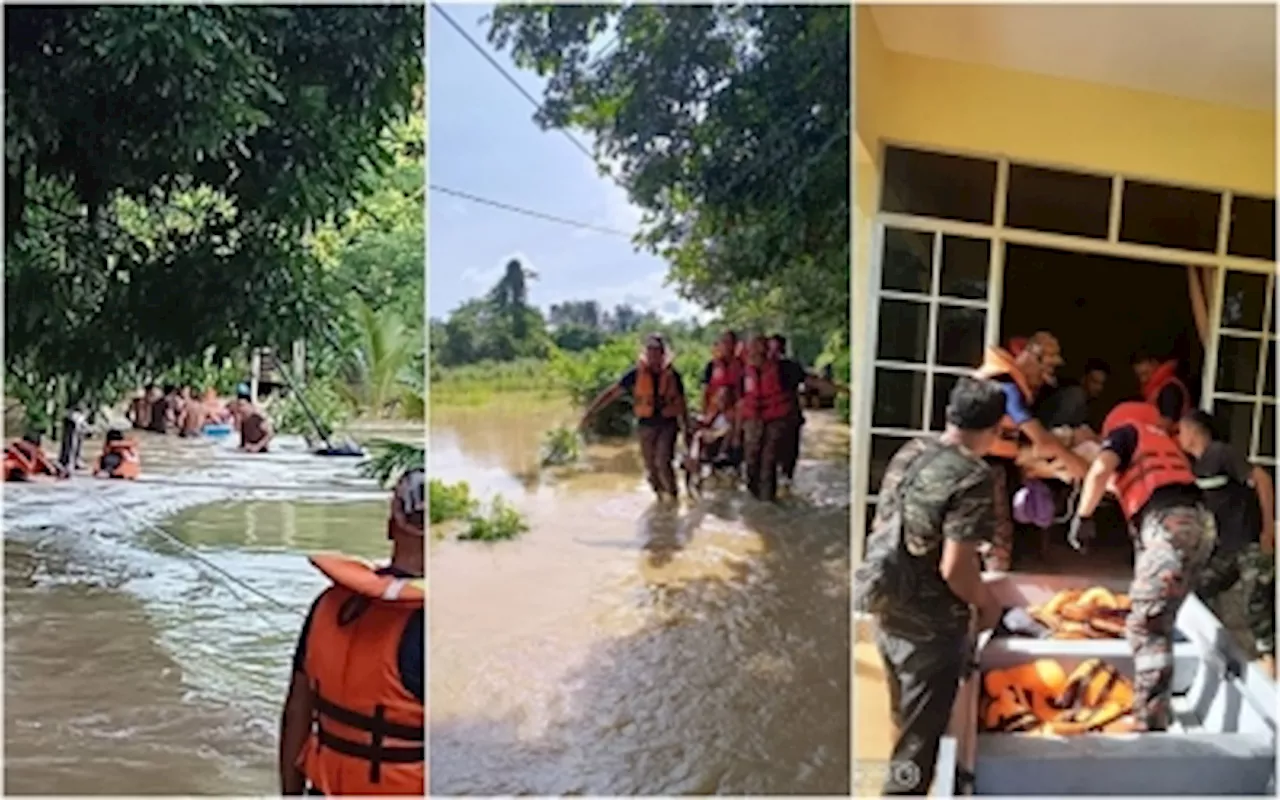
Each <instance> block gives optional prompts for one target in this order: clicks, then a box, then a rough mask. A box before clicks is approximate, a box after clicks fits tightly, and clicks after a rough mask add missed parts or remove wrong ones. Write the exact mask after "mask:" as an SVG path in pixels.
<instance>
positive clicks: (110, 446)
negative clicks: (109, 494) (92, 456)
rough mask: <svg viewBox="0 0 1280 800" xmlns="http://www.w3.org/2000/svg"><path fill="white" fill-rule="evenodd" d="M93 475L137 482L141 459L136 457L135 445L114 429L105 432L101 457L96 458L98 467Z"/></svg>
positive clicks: (136, 448) (136, 446)
mask: <svg viewBox="0 0 1280 800" xmlns="http://www.w3.org/2000/svg"><path fill="white" fill-rule="evenodd" d="M93 474H94V477H97V478H120V479H123V480H137V478H138V476H139V475H141V474H142V458H141V456H139V455H138V445H137V443H136V442H134V441H132V440H130V439H126V438H124V433H122V432H121V431H119V430H117V429H115V428H112V429H111V430H109V431H107V439H106V441H105V442H104V443H103V446H102V455H100V456H98V466H97V469H95V470H94V471H93Z"/></svg>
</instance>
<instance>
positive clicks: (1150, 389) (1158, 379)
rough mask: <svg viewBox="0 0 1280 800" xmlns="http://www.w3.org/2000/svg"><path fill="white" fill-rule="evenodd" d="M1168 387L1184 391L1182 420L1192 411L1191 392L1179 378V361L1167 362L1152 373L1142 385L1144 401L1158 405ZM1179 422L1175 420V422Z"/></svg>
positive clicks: (1180, 413) (1180, 414) (1179, 417)
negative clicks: (1175, 387) (1162, 393)
mask: <svg viewBox="0 0 1280 800" xmlns="http://www.w3.org/2000/svg"><path fill="white" fill-rule="evenodd" d="M1167 386H1177V387H1178V388H1179V389H1181V390H1182V410H1181V411H1180V412H1179V414H1178V419H1181V418H1182V417H1185V416H1186V415H1187V413H1188V412H1190V411H1191V392H1189V391H1187V385H1186V384H1185V383H1183V382H1182V381H1181V380H1180V379H1179V378H1178V362H1177V361H1166V362H1164V363H1163V364H1161V365H1160V366H1159V367H1157V368H1156V371H1155V372H1153V373H1151V377H1150V378H1148V379H1147V382H1146V383H1145V384H1143V385H1142V399H1144V400H1146V401H1147V402H1148V403H1150V404H1151V405H1153V406H1154V405H1156V401H1158V400H1159V399H1160V393H1161V392H1163V391H1164V390H1165V387H1167ZM1177 421H1178V420H1174V422H1177Z"/></svg>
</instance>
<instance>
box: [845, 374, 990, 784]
mask: <svg viewBox="0 0 1280 800" xmlns="http://www.w3.org/2000/svg"><path fill="white" fill-rule="evenodd" d="M1003 413H1004V397H1003V394H1002V393H1001V392H1000V390H999V388H998V387H997V386H995V385H994V384H993V383H991V382H989V381H982V380H974V379H969V378H965V379H962V380H961V381H960V382H959V383H958V384H957V385H956V388H955V389H954V390H953V391H952V393H951V398H950V403H949V405H948V407H947V429H946V431H945V432H944V433H943V434H942V436H941V437H940V438H939V439H933V438H931V437H922V438H919V439H916V440H913V441H911V442H908V443H907V444H905V445H903V447H902V448H901V449H900V450H899V451H898V452H897V453H896V454H895V455H894V457H893V459H892V460H891V461H890V463H889V466H888V469H887V471H886V472H885V476H884V480H883V482H882V483H881V486H880V492H879V497H880V502H879V505H878V508H877V524H876V525H874V526H873V531H874V532H873V534H872V536H871V537H870V538H869V539H868V541H867V559H866V561H865V562H864V566H867V567H875V568H877V569H902V570H907V571H909V572H910V575H909V580H910V586H911V591H910V596H909V597H905V598H902V599H900V600H899V601H896V602H892V603H890V604H888V605H887V607H886V608H885V610H884V611H882V612H881V613H879V614H878V615H877V622H878V633H877V640H876V644H877V646H878V648H879V651H880V655H881V657H882V658H883V660H884V663H885V673H886V675H887V676H888V682H889V694H890V703H891V708H892V712H893V723H894V728H895V729H896V741H895V743H894V747H893V765H894V766H893V768H892V769H890V771H889V773H890V774H889V777H888V779H887V781H886V783H885V786H884V793H885V794H886V795H924V794H927V793H928V790H929V787H930V785H931V784H932V781H933V773H934V762H935V760H936V759H937V754H938V743H939V741H940V740H941V738H942V736H943V734H944V733H945V732H946V729H947V725H948V723H949V721H950V717H951V707H952V705H953V704H954V702H955V697H956V691H957V689H958V687H959V682H960V679H961V677H962V676H963V673H964V671H965V669H966V666H967V663H968V659H969V652H970V648H971V643H970V641H969V627H970V626H969V621H970V617H971V608H972V607H977V608H978V609H979V612H980V618H981V620H982V621H983V624H985V625H986V626H987V627H990V625H991V624H992V620H993V619H994V618H997V617H998V616H999V612H998V609H993V606H992V601H991V599H990V597H989V596H988V595H987V594H986V590H985V587H984V585H983V583H982V578H981V573H980V571H979V557H978V546H979V545H980V544H982V543H984V542H987V541H989V540H990V538H991V536H992V533H993V529H994V524H995V519H996V517H995V511H994V508H993V503H992V498H993V494H994V492H993V489H992V470H991V467H990V466H988V465H987V464H986V463H985V462H984V461H983V460H982V455H983V454H984V453H985V451H986V450H987V449H988V448H989V447H990V443H991V442H993V441H994V440H995V437H996V425H997V423H998V422H999V420H1000V418H1001V416H1002V415H1003ZM893 514H900V516H899V519H900V522H901V527H900V528H899V529H897V530H900V531H901V546H902V547H903V548H904V549H905V554H906V556H905V557H904V558H902V559H901V560H898V561H895V562H892V563H891V564H890V563H889V562H884V561H880V560H879V559H880V557H881V556H883V555H884V554H886V553H888V552H890V551H892V550H893V549H895V548H897V547H898V546H899V544H898V539H899V537H898V536H897V535H894V534H893V533H892V531H893V530H895V529H894V528H893V527H892V526H890V525H887V524H885V522H886V519H887V518H888V517H889V516H890V515H893ZM890 539H892V541H890ZM877 565H880V566H877ZM855 592H856V588H855Z"/></svg>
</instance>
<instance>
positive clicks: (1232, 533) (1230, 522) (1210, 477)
mask: <svg viewBox="0 0 1280 800" xmlns="http://www.w3.org/2000/svg"><path fill="white" fill-rule="evenodd" d="M1191 468H1192V471H1193V472H1195V474H1196V483H1197V484H1198V485H1199V486H1200V491H1201V492H1203V493H1204V502H1205V505H1206V506H1208V507H1209V510H1210V511H1212V512H1213V518H1214V521H1215V522H1216V523H1217V525H1218V548H1219V549H1220V550H1221V551H1222V552H1224V553H1235V552H1239V551H1240V550H1243V549H1244V548H1245V547H1247V546H1249V545H1250V544H1253V543H1254V542H1257V541H1258V540H1259V539H1260V538H1261V537H1262V507H1261V505H1260V504H1259V503H1258V492H1257V490H1256V489H1255V488H1254V485H1253V467H1251V466H1250V465H1249V462H1248V461H1246V460H1245V458H1244V456H1242V455H1241V454H1240V453H1239V452H1238V451H1236V450H1235V449H1234V448H1232V447H1231V445H1229V444H1227V443H1226V442H1211V443H1210V444H1209V447H1208V448H1207V449H1206V450H1205V451H1204V453H1203V454H1201V456H1200V457H1199V458H1197V459H1196V460H1195V461H1194V462H1193V463H1192V465H1191Z"/></svg>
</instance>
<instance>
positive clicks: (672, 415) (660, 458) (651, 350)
mask: <svg viewBox="0 0 1280 800" xmlns="http://www.w3.org/2000/svg"><path fill="white" fill-rule="evenodd" d="M627 393H629V394H630V395H631V407H632V410H633V411H634V413H635V417H636V434H637V436H638V437H639V439H640V453H641V455H642V456H643V458H644V465H645V472H646V473H647V475H648V478H649V485H650V486H652V487H653V490H654V492H656V493H657V495H658V500H659V501H664V502H673V503H674V502H675V501H676V498H677V496H678V491H679V490H678V488H677V483H676V473H675V468H674V467H673V466H672V462H673V461H674V459H675V447H676V437H677V434H678V433H679V432H680V429H681V428H683V429H684V432H685V445H686V446H688V445H689V444H690V441H691V438H692V434H693V427H692V425H691V421H690V419H689V404H688V402H687V401H686V399H685V392H684V380H683V379H682V378H681V377H680V373H679V372H677V371H676V369H675V367H674V366H672V363H671V357H670V354H669V352H668V351H667V344H666V341H665V340H663V338H662V337H661V336H659V335H657V334H654V335H652V336H650V337H648V339H647V340H646V341H645V352H644V355H643V356H642V357H641V358H640V361H639V362H638V363H637V364H636V366H635V367H633V368H631V369H630V370H628V371H627V372H626V374H624V375H623V376H622V377H621V378H619V379H618V382H617V383H615V384H613V385H612V386H610V387H609V388H607V389H605V390H604V391H603V392H601V393H600V396H599V397H597V398H596V399H595V400H593V401H592V402H591V405H589V406H588V407H587V410H586V411H585V412H584V413H583V415H582V421H581V423H580V424H579V427H580V428H583V429H585V428H586V427H587V425H588V423H589V422H590V421H591V418H592V417H593V416H595V414H596V413H597V412H599V411H600V409H602V408H604V407H605V406H607V405H609V404H610V403H612V402H614V401H615V400H617V399H618V398H620V397H622V396H623V394H627Z"/></svg>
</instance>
